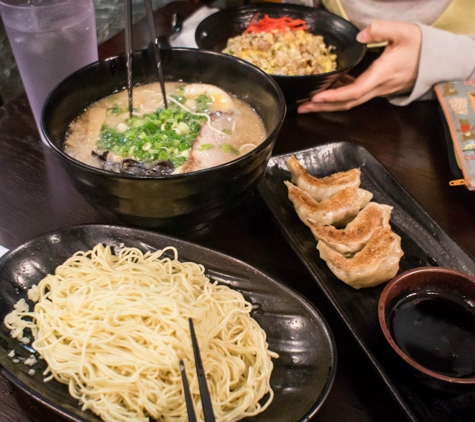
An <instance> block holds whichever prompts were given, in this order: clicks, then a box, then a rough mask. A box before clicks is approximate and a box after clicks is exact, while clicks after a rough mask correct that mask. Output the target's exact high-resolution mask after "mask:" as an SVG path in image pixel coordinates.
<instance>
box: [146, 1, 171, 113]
mask: <svg viewBox="0 0 475 422" xmlns="http://www.w3.org/2000/svg"><path fill="white" fill-rule="evenodd" d="M143 2H144V7H145V15H146V17H147V25H148V33H149V36H150V38H151V39H152V41H151V44H152V49H153V53H154V54H155V61H156V64H157V73H158V81H159V82H160V88H161V90H162V96H163V104H164V106H165V108H168V101H167V93H166V91H165V81H164V79H163V69H162V59H161V58H160V49H159V47H158V37H157V30H156V29H155V19H154V18H153V7H152V2H151V0H143Z"/></svg>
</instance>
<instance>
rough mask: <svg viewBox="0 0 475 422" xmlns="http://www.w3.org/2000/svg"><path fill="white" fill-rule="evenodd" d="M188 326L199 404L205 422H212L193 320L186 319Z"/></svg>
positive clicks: (212, 415) (209, 401) (206, 385)
mask: <svg viewBox="0 0 475 422" xmlns="http://www.w3.org/2000/svg"><path fill="white" fill-rule="evenodd" d="M188 322H189V324H190V335H191V344H192V346H193V355H194V357H195V366H196V373H197V375H198V385H199V387H200V396H201V404H202V405H203V415H204V418H205V422H214V421H215V418H214V413H213V405H212V404H211V397H210V395H209V390H208V383H207V382H206V375H205V371H204V368H203V362H202V361H201V355H200V349H199V346H198V341H197V340H196V335H195V327H194V325H193V320H192V319H191V318H188Z"/></svg>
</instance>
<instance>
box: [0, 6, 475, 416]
mask: <svg viewBox="0 0 475 422" xmlns="http://www.w3.org/2000/svg"><path fill="white" fill-rule="evenodd" d="M177 7H178V8H180V10H181V11H182V12H183V13H184V14H185V15H186V14H189V13H191V12H192V11H193V10H194V9H195V8H196V7H197V6H196V5H195V4H191V3H181V4H179V5H178V6H177V5H176V4H175V5H169V6H166V7H165V9H163V10H162V11H161V13H160V14H159V15H157V18H158V19H157V25H158V27H159V29H160V30H161V31H162V33H163V31H165V30H166V28H167V27H168V25H169V22H170V19H171V16H172V12H173V11H174V10H176V9H177ZM134 34H135V35H134V36H135V47H136V48H140V47H142V46H143V45H144V44H143V40H144V39H146V38H144V37H146V36H147V32H146V27H145V25H144V23H143V22H141V23H139V24H137V25H136V26H135V29H134ZM121 51H123V35H122V34H119V35H117V36H116V37H114V38H113V39H111V40H110V41H108V42H106V43H105V44H103V45H102V46H101V47H100V56H101V57H102V58H104V57H108V56H111V55H115V54H117V53H119V52H121ZM343 140H346V141H352V142H355V143H357V144H360V145H362V146H364V147H365V148H366V149H368V150H369V151H370V152H371V153H372V154H373V155H374V156H375V157H376V158H377V159H379V160H380V161H381V162H382V163H383V164H384V165H385V166H386V167H387V168H388V170H389V171H390V172H391V173H392V174H393V175H394V176H395V177H396V178H397V179H398V180H399V181H400V182H401V183H402V185H403V186H404V187H405V188H406V189H407V190H408V192H409V193H410V194H411V195H412V196H413V197H414V198H415V199H416V200H417V201H418V202H419V203H420V204H421V206H422V207H423V208H424V209H425V210H426V211H427V212H428V214H429V215H430V216H431V217H432V218H433V219H434V220H435V221H436V222H437V223H438V224H439V225H440V226H441V227H442V228H443V229H444V230H445V231H446V232H447V233H448V234H449V235H450V236H451V237H452V238H453V239H454V240H455V241H456V242H457V243H458V244H459V245H460V246H461V247H462V248H463V249H465V251H466V252H467V253H468V254H469V255H471V256H472V257H475V236H474V235H473V234H474V233H475V217H474V215H473V204H474V203H475V201H474V196H475V193H472V192H469V191H468V190H467V189H466V188H465V187H449V181H450V180H452V179H453V175H452V173H451V171H450V168H449V164H448V163H449V155H448V149H447V146H446V141H445V137H444V130H443V125H442V120H441V117H440V115H439V108H438V105H437V103H436V102H435V101H429V102H418V103H414V104H412V105H410V106H407V107H404V108H399V107H395V106H392V105H390V104H389V103H388V102H387V101H386V100H384V99H377V100H373V101H370V102H369V103H367V104H364V105H362V106H360V107H358V108H356V109H354V110H351V111H348V112H339V113H321V114H308V115H302V116H298V115H293V116H288V117H287V118H286V121H285V123H284V126H283V129H282V132H281V134H280V135H279V138H278V141H277V144H276V146H275V149H274V153H275V154H280V153H287V152H291V151H297V150H300V149H304V148H309V147H312V146H315V145H319V144H322V143H326V142H331V141H343ZM0 186H1V190H0V244H1V245H3V246H5V247H7V248H14V247H16V246H18V245H20V244H22V243H23V242H25V241H27V240H29V239H32V238H34V237H36V236H38V235H41V234H44V233H46V232H48V231H51V230H54V229H58V228H62V227H67V226H71V225H76V224H87V223H119V222H118V221H115V220H112V219H110V218H106V217H105V216H103V215H101V214H99V213H98V212H97V211H96V210H95V209H94V208H92V207H91V206H90V205H89V204H88V203H87V202H86V201H85V200H84V199H83V198H82V196H81V195H80V194H79V193H77V192H76V190H75V189H74V187H73V186H72V184H71V183H70V182H69V180H68V176H67V174H65V172H64V170H63V169H62V167H61V166H60V165H59V163H58V161H57V159H56V157H55V156H54V155H53V154H52V152H51V151H50V150H49V149H48V147H47V146H45V145H43V144H42V142H41V140H40V138H39V135H38V132H37V129H36V126H35V122H34V119H33V116H32V113H31V111H30V108H29V105H28V101H27V99H26V96H25V95H22V96H20V97H19V98H17V99H15V100H13V101H11V102H9V103H7V104H6V105H4V106H3V107H1V108H0ZM186 239H187V240H189V241H192V242H195V243H198V244H200V245H203V246H207V247H210V248H212V249H216V250H219V251H222V252H225V253H227V254H229V255H232V256H234V257H236V258H239V259H241V260H243V261H246V262H248V263H249V264H251V265H255V266H257V267H259V268H261V269H262V270H264V271H266V272H268V273H269V274H271V275H272V276H274V277H276V278H278V279H280V280H281V281H282V282H284V283H287V284H288V285H290V286H292V287H293V288H294V289H296V290H298V291H299V292H301V293H302V294H304V295H305V296H307V297H308V298H309V299H310V300H311V301H312V302H313V303H314V304H315V305H316V306H317V307H318V309H319V310H320V311H321V312H322V313H323V315H324V316H325V318H326V319H327V321H328V323H329V325H330V327H331V329H332V331H333V334H334V336H335V339H336V344H337V350H338V369H337V375H336V379H335V382H334V385H333V388H332V390H331V392H330V394H329V396H328V398H327V400H326V401H325V403H324V405H323V407H322V408H321V410H320V411H319V412H318V414H317V415H316V416H315V417H314V418H313V420H315V421H331V422H359V421H365V422H366V421H374V422H381V421H385V422H396V421H404V420H405V416H404V414H403V413H402V412H401V411H400V410H399V407H398V405H397V404H396V402H395V401H394V400H393V398H392V396H391V395H390V393H389V390H388V388H387V387H386V385H385V384H384V383H383V381H382V380H381V379H380V378H379V376H378V374H377V373H376V371H375V370H374V368H373V367H372V365H371V364H370V362H369V360H368V359H367V357H366V355H364V354H363V353H362V351H361V350H360V348H359V346H358V344H357V343H356V341H355V340H354V339H353V337H352V336H351V334H350V332H349V330H348V329H347V328H346V326H345V325H344V324H343V322H342V321H341V319H340V317H339V315H338V314H337V313H336V311H335V310H334V309H333V308H332V306H331V305H330V304H329V302H328V301H327V300H326V298H325V297H324V295H323V294H322V293H321V291H319V289H318V287H317V286H316V285H315V283H314V281H313V280H312V278H311V277H310V275H309V274H308V273H307V271H306V270H305V268H304V266H303V265H302V263H301V261H300V260H299V258H298V257H297V256H296V255H295V253H294V252H293V250H292V249H291V248H290V247H289V246H288V244H287V243H286V241H285V240H284V238H283V237H282V235H281V234H280V232H279V231H278V229H277V227H276V226H275V225H274V223H273V221H272V217H271V215H270V213H269V211H268V209H267V208H266V205H265V203H264V202H263V201H262V199H261V198H260V197H259V196H258V194H257V192H253V193H252V194H251V195H249V196H248V197H247V199H246V200H245V201H244V202H243V203H242V204H241V205H239V206H238V207H237V208H236V209H234V210H233V211H231V212H228V213H227V214H226V215H223V216H222V217H220V218H218V219H216V220H215V221H214V222H212V223H211V224H210V225H208V226H207V227H205V228H204V229H202V230H200V231H197V232H194V233H192V234H188V235H186ZM0 421H2V422H7V421H8V422H13V421H15V422H33V421H41V422H43V421H53V422H54V421H63V419H61V418H59V417H58V416H56V415H55V414H53V413H51V412H50V411H49V410H47V409H45V408H44V407H43V406H41V405H39V404H37V403H36V402H34V401H33V400H31V399H29V398H28V396H27V395H26V394H24V393H23V392H22V391H19V390H17V389H16V388H15V387H14V386H12V385H11V384H10V383H8V382H7V381H6V380H5V379H4V378H3V377H0Z"/></svg>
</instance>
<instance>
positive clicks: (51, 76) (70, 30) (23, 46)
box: [0, 0, 98, 132]
mask: <svg viewBox="0 0 475 422" xmlns="http://www.w3.org/2000/svg"><path fill="white" fill-rule="evenodd" d="M0 13H1V15H2V20H3V23H4V25H5V29H6V32H7V35H8V40H9V42H10V45H11V47H12V50H13V54H14V56H15V61H16V63H17V65H18V69H19V71H20V75H21V78H22V81H23V85H24V86H25V90H26V94H27V96H28V100H29V101H30V105H31V109H32V111H33V114H34V116H35V120H36V124H37V126H38V129H40V119H41V109H42V107H43V103H44V102H45V99H46V97H47V96H48V94H49V93H50V91H51V90H52V89H53V88H54V87H55V86H56V85H57V84H58V83H59V82H60V81H61V80H63V79H64V78H65V77H66V76H68V75H70V74H71V73H73V72H75V71H76V70H78V69H80V68H81V67H83V66H85V65H87V64H89V63H92V62H94V61H97V60H98V54H97V36H96V22H95V14H94V3H93V0H0ZM40 132H41V130H40Z"/></svg>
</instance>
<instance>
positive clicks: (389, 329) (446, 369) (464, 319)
mask: <svg viewBox="0 0 475 422" xmlns="http://www.w3.org/2000/svg"><path fill="white" fill-rule="evenodd" d="M378 316H379V323H380V325H381V329H382V332H383V334H384V337H385V338H386V340H387V342H388V344H389V345H390V346H391V348H392V350H393V351H394V353H395V354H396V355H397V356H398V357H399V362H400V363H401V365H402V366H403V367H404V369H405V370H406V372H407V373H408V375H411V376H412V378H414V379H416V380H418V381H419V382H421V383H422V384H425V385H426V386H429V387H431V388H434V389H436V390H441V391H445V392H449V393H459V392H467V391H475V352H474V349H475V277H473V276H470V275H468V274H465V273H463V272H460V271H456V270H453V269H450V268H441V267H419V268H415V269H412V270H408V271H405V272H404V273H402V274H399V275H398V276H396V277H395V278H393V279H392V280H391V281H390V282H389V283H388V284H387V285H386V286H385V288H384V290H383V292H382V294H381V296H380V299H379V304H378Z"/></svg>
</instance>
